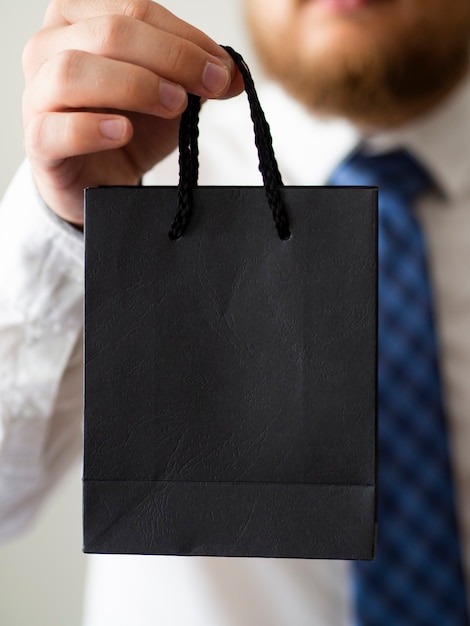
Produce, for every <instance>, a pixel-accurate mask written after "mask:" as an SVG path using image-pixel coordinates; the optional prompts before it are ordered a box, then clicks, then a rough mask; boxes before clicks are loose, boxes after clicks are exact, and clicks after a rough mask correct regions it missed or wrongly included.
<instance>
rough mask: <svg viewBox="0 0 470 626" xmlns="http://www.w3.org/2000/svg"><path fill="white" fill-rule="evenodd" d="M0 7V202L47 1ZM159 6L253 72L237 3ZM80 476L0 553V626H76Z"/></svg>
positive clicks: (17, 151) (80, 576) (18, 153)
mask: <svg viewBox="0 0 470 626" xmlns="http://www.w3.org/2000/svg"><path fill="white" fill-rule="evenodd" d="M0 1H1V8H2V10H1V16H2V19H1V21H0V68H1V74H0V76H1V84H2V89H1V91H2V100H1V115H0V136H1V142H0V160H1V167H0V195H3V193H4V191H5V189H6V187H7V185H8V182H9V180H10V179H11V177H12V175H13V174H14V172H15V170H16V168H17V167H18V165H19V164H20V163H21V161H22V159H23V158H24V154H23V145H22V130H21V126H22V125H21V96H22V91H23V76H22V70H21V52H22V49H23V46H24V44H25V42H26V40H27V39H28V37H29V36H30V35H31V34H32V33H34V32H35V31H36V30H38V29H39V28H40V27H41V23H42V18H43V15H44V13H45V10H46V7H47V5H48V1H46V0H17V1H16V2H15V1H8V0H0ZM74 1H75V2H79V1H80V0H74ZM161 4H164V5H165V6H166V7H167V8H168V9H170V10H171V11H173V12H174V13H175V14H177V15H178V16H180V17H182V18H183V19H185V20H187V21H188V22H191V23H193V24H195V25H196V26H198V27H199V28H201V29H203V30H205V31H206V32H207V33H208V34H209V35H210V36H211V37H213V38H214V39H215V40H216V41H219V42H220V43H226V44H230V45H232V46H233V47H235V48H236V49H238V50H239V51H240V52H242V53H243V55H244V56H245V58H246V59H247V61H248V62H249V63H250V65H252V66H253V55H252V52H251V50H250V48H249V45H248V43H247V40H246V36H245V35H244V32H243V26H242V15H241V13H242V4H243V3H242V0H223V2H221V1H220V0H166V1H164V2H162V3H161ZM255 69H256V68H255ZM80 472H81V468H76V470H74V471H72V472H71V473H70V475H69V476H68V477H66V478H65V479H64V483H63V484H62V486H61V487H60V489H59V490H58V491H56V492H55V494H54V495H53V497H52V498H51V500H50V502H49V504H48V506H47V507H46V508H45V509H44V510H43V512H42V513H41V515H40V517H39V519H38V520H37V521H36V523H35V525H34V527H33V528H32V529H31V531H29V532H28V533H27V534H26V535H24V536H22V537H21V538H19V539H16V540H14V541H12V542H11V543H9V544H7V545H5V546H1V547H0V624H1V625H2V626H78V625H79V624H80V617H81V599H82V591H83V581H84V576H85V568H86V556H84V555H83V554H82V553H81V541H82V536H81V484H80ZM149 558H151V557H149ZM103 626H108V625H107V624H106V625H105V624H103ZM109 626H110V625H109Z"/></svg>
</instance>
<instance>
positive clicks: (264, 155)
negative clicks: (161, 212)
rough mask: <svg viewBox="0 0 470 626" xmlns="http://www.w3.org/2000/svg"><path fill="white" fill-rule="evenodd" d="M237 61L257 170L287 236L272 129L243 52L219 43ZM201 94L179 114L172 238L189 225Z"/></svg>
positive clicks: (281, 231)
mask: <svg viewBox="0 0 470 626" xmlns="http://www.w3.org/2000/svg"><path fill="white" fill-rule="evenodd" d="M222 47H223V48H224V49H225V50H226V51H227V52H228V53H229V54H230V56H231V57H232V59H233V60H234V62H235V63H236V65H237V67H238V69H239V70H240V73H241V75H242V77H243V81H244V84H245V91H246V93H247V96H248V102H249V105H250V113H251V119H252V121H253V128H254V133H255V144H256V147H257V149H258V158H259V170H260V172H261V174H262V177H263V183H264V188H265V191H266V197H267V200H268V204H269V207H270V208H271V211H272V214H273V219H274V223H275V225H276V229H277V232H278V234H279V237H280V238H281V239H289V237H290V234H291V233H290V228H289V219H288V216H287V210H286V207H285V205H284V201H283V199H282V197H281V193H280V191H279V187H282V186H283V183H282V179H281V174H280V173H279V167H278V164H277V161H276V157H275V155H274V150H273V145H272V137H271V131H270V129H269V124H268V122H267V121H266V118H265V116H264V113H263V110H262V108H261V105H260V102H259V100H258V96H257V93H256V89H255V85H254V82H253V78H252V76H251V74H250V70H249V69H248V66H247V64H246V63H245V61H244V60H243V58H242V56H241V55H240V54H238V52H235V50H233V48H231V47H230V46H222ZM199 109H200V98H199V96H195V95H193V94H188V106H187V108H186V110H185V112H184V113H183V115H182V117H181V123H180V130H179V168H180V177H179V184H178V194H177V204H178V210H177V213H176V215H175V218H174V220H173V223H172V225H171V228H170V232H169V236H170V238H171V239H179V238H180V237H181V236H182V235H183V233H184V230H185V228H186V226H187V225H188V222H189V219H190V216H191V213H192V210H193V205H194V201H193V193H192V192H193V189H194V187H196V186H197V180H198V173H199V160H198V155H199V150H198V134H199V131H198V121H199Z"/></svg>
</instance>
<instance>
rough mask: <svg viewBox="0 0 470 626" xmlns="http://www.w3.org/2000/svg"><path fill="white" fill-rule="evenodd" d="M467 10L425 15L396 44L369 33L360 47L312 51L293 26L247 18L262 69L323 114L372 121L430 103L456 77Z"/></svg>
mask: <svg viewBox="0 0 470 626" xmlns="http://www.w3.org/2000/svg"><path fill="white" fill-rule="evenodd" d="M467 13H468V15H467V16H465V17H466V18H467V19H460V20H457V22H459V23H455V24H451V25H449V27H448V28H447V29H443V28H442V24H440V23H439V24H436V23H432V22H430V21H427V20H426V18H425V17H424V18H423V19H422V23H420V24H419V25H416V24H415V25H414V27H413V28H411V27H410V29H409V32H402V33H401V37H399V38H397V41H395V42H393V45H390V42H384V41H380V40H378V39H376V40H375V41H373V39H374V38H373V37H368V35H369V33H366V36H365V37H364V41H361V42H360V44H361V45H358V46H356V48H355V49H354V50H351V49H348V46H347V45H344V42H338V44H337V45H335V46H326V48H328V49H325V50H323V51H320V50H311V51H309V53H308V52H306V51H305V50H302V49H301V44H300V43H299V39H298V37H296V33H295V32H290V31H289V27H285V32H282V33H280V32H277V33H275V34H274V33H273V32H272V31H271V32H269V33H268V32H266V29H263V27H262V26H260V25H259V24H258V23H257V20H256V19H254V17H253V16H251V15H250V13H248V16H247V18H248V19H247V22H248V26H249V29H250V32H251V35H252V40H253V43H254V47H255V50H256V51H257V53H258V56H259V59H260V61H261V64H262V66H263V67H264V70H265V71H266V73H267V75H268V76H270V77H271V78H273V79H275V80H277V81H279V82H280V83H281V85H282V86H283V87H284V88H285V90H286V91H287V92H288V93H290V94H291V95H292V96H294V97H295V98H296V99H297V100H299V101H300V102H301V103H303V104H304V105H305V106H306V107H307V108H308V109H310V110H311V111H312V112H314V113H315V114H317V115H320V116H324V117H344V118H347V119H349V120H351V121H352V122H353V123H357V124H358V125H363V126H365V127H371V128H374V127H383V126H393V125H396V124H400V123H402V122H403V121H405V120H406V119H407V118H411V117H413V116H414V115H416V114H418V113H420V112H422V111H424V110H426V109H427V108H429V107H430V106H431V105H432V104H434V103H436V102H438V101H439V100H440V99H441V98H442V97H443V96H445V95H446V94H447V93H448V91H450V90H451V89H452V87H453V86H454V85H455V84H456V83H457V82H458V80H459V79H460V78H461V77H462V75H463V74H464V73H465V71H466V69H467V66H468V58H469V37H470V6H469V10H468V12H467ZM398 39H399V40H398ZM278 42H282V44H280V45H279V44H278ZM346 43H347V42H346ZM387 43H388V45H387Z"/></svg>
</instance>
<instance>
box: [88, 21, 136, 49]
mask: <svg viewBox="0 0 470 626" xmlns="http://www.w3.org/2000/svg"><path fill="white" fill-rule="evenodd" d="M129 27H130V24H129V19H128V18H127V17H124V16H123V15H105V16H103V17H101V18H100V19H99V21H98V23H97V27H96V32H95V33H94V39H95V41H96V48H97V49H96V52H97V54H101V55H104V56H106V55H113V54H115V53H116V52H118V51H119V50H120V49H121V48H122V44H123V41H126V40H127V36H128V34H129Z"/></svg>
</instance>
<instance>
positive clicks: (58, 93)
mask: <svg viewBox="0 0 470 626" xmlns="http://www.w3.org/2000/svg"><path fill="white" fill-rule="evenodd" d="M23 68H24V74H25V79H26V89H25V93H24V97H23V117H24V136H25V149H26V153H27V155H28V157H29V160H30V162H31V164H32V168H33V175H34V179H35V182H36V185H37V187H38V189H39V192H40V194H41V195H42V197H43V199H44V200H45V202H46V203H47V204H48V206H49V207H50V208H51V209H52V210H53V211H55V212H56V213H57V215H59V216H60V217H62V218H63V219H65V220H67V221H69V222H71V223H74V224H82V223H83V188H84V187H87V186H94V185H113V184H121V185H133V184H136V183H137V182H138V181H139V179H140V178H141V177H142V175H143V174H144V173H145V172H146V171H148V170H149V169H150V168H151V167H152V166H153V165H155V163H157V162H158V161H160V160H161V159H163V158H164V157H165V156H166V155H167V154H169V153H170V152H171V151H172V150H173V149H174V147H175V146H176V143H177V131H178V124H179V118H180V115H181V113H182V111H183V110H184V108H185V106H186V103H187V92H188V91H189V92H191V93H194V94H197V95H200V96H202V97H203V98H217V97H229V96H232V95H235V94H237V93H239V92H240V91H241V90H242V82H241V77H240V75H239V74H238V72H237V71H236V69H235V66H234V64H233V62H232V60H231V59H230V57H229V56H228V54H227V53H226V52H225V51H224V50H223V49H222V48H221V47H220V46H218V45H217V44H216V43H215V42H214V41H212V40H211V39H210V38H209V37H207V36H206V35H204V34H203V33H202V32H201V31H199V30H197V29H196V28H193V27H192V26H190V25H189V24H187V23H185V22H183V21H181V20H179V19H178V18H177V17H175V16H174V15H172V14H171V13H170V12H169V11H167V10H166V9H164V8H163V7H162V6H160V5H158V4H156V3H154V2H151V1H150V0H53V1H52V3H51V4H50V6H49V8H48V10H47V13H46V17H45V20H44V27H43V29H42V30H41V31H39V32H38V33H37V34H36V35H34V36H33V37H32V38H31V39H30V40H29V42H28V43H27V45H26V47H25V50H24V54H23Z"/></svg>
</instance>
